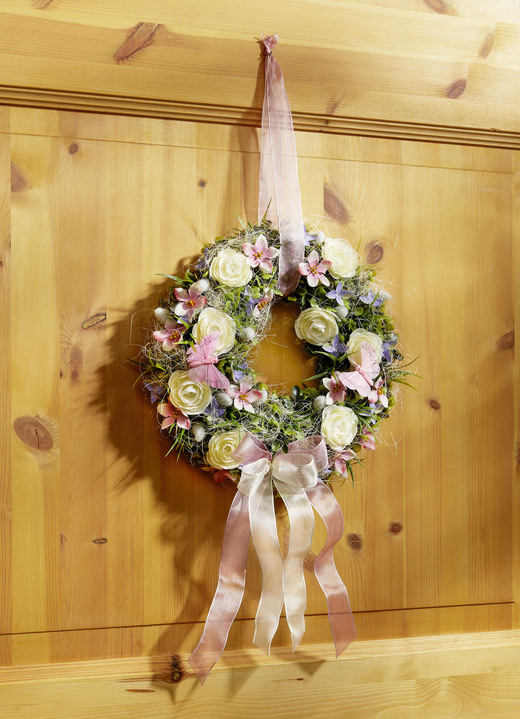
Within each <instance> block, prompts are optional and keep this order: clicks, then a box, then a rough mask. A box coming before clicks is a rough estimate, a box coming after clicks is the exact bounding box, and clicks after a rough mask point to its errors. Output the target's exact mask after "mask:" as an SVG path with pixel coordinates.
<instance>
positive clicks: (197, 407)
mask: <svg viewBox="0 0 520 719" xmlns="http://www.w3.org/2000/svg"><path fill="white" fill-rule="evenodd" d="M168 388H169V395H170V400H171V403H172V404H173V405H174V407H178V409H180V410H182V411H183V412H184V414H200V413H201V412H203V411H204V410H205V409H206V407H207V406H208V405H209V403H210V402H211V389H210V387H209V386H208V385H207V384H206V383H205V382H195V381H194V380H192V379H190V376H189V374H188V372H184V371H183V370H179V369H178V370H175V372H172V374H171V376H170V379H169V381H168Z"/></svg>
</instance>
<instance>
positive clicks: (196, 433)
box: [191, 422, 206, 442]
mask: <svg viewBox="0 0 520 719" xmlns="http://www.w3.org/2000/svg"><path fill="white" fill-rule="evenodd" d="M191 433H192V435H193V439H194V440H195V442H202V440H203V439H204V437H205V436H206V428H205V427H204V425H203V424H200V422H196V423H195V424H192V425H191Z"/></svg>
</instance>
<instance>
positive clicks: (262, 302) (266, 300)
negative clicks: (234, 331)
mask: <svg viewBox="0 0 520 719" xmlns="http://www.w3.org/2000/svg"><path fill="white" fill-rule="evenodd" d="M273 297H274V292H273V291H272V290H267V292H266V293H265V295H263V296H262V297H260V299H259V300H258V302H257V303H256V305H255V308H254V310H253V317H258V315H259V314H260V312H261V311H262V310H265V308H266V307H268V306H269V305H270V304H271V302H272V301H273Z"/></svg>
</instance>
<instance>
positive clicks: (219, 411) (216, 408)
mask: <svg viewBox="0 0 520 719" xmlns="http://www.w3.org/2000/svg"><path fill="white" fill-rule="evenodd" d="M225 411H226V408H225V407H221V406H220V405H219V403H218V402H217V400H216V399H215V397H213V399H212V400H211V404H209V405H208V406H207V407H206V409H205V410H204V414H207V415H209V416H210V417H211V418H212V419H216V418H217V417H222V415H223V414H224V412H225Z"/></svg>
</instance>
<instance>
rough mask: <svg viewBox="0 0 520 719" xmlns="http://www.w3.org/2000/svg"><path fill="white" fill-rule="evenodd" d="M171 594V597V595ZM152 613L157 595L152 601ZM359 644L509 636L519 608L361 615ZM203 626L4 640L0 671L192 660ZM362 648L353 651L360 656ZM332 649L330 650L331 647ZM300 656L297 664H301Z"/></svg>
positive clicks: (317, 633)
mask: <svg viewBox="0 0 520 719" xmlns="http://www.w3.org/2000/svg"><path fill="white" fill-rule="evenodd" d="M168 591H170V590H169V589H168ZM148 598H149V599H150V608H149V609H148V612H149V613H150V614H151V610H152V608H153V607H154V604H155V603H154V595H153V593H151V592H150V593H149V594H148V595H147V598H146V599H147V603H148ZM355 620H356V627H357V631H358V639H359V641H361V642H368V641H373V640H379V639H402V638H405V637H417V636H424V635H432V636H434V635H435V636H437V635H446V634H454V633H460V634H461V635H462V636H463V635H465V634H467V633H468V634H472V633H475V632H488V631H489V632H495V631H505V630H510V629H513V628H518V627H519V626H520V620H519V617H518V616H517V605H512V604H477V605H474V606H460V607H433V608H430V609H401V610H399V609H397V610H391V611H378V612H356V613H355ZM203 627H204V624H203V622H202V621H198V622H193V623H190V624H149V625H145V626H139V625H136V626H129V627H107V628H94V629H74V630H67V631H53V632H38V633H25V634H24V633H22V634H4V635H0V657H2V662H1V664H0V666H11V665H12V666H22V665H29V664H49V663H61V662H76V661H85V660H95V659H96V660H98V659H115V658H125V657H143V656H150V657H151V656H155V655H156V654H158V653H165V654H166V653H169V654H189V653H190V652H191V651H193V649H194V648H195V646H196V645H197V642H198V641H199V639H200V637H201V635H202V631H203ZM253 636H254V620H252V619H242V620H237V621H235V623H234V624H233V626H232V628H231V632H230V635H229V640H228V642H227V645H226V652H225V654H224V661H226V659H225V658H226V656H227V653H228V652H229V651H231V652H233V651H237V650H241V649H242V650H244V649H247V650H249V649H252V648H253ZM317 642H326V643H327V644H329V642H332V638H331V634H330V626H329V622H328V618H327V616H326V615H323V614H321V615H320V614H319V615H312V616H307V617H306V632H305V635H304V638H303V642H302V645H301V648H302V649H303V648H304V647H306V646H307V645H309V644H316V643H317ZM290 645H291V637H290V634H289V630H288V627H287V624H286V622H285V621H284V620H282V621H281V623H280V627H279V629H278V631H277V633H276V636H275V638H274V642H273V646H274V647H275V648H276V650H277V651H278V650H282V649H283V648H287V647H289V646H290ZM357 645H358V643H357V642H356V643H354V644H352V645H351V647H350V649H349V652H351V651H355V650H356V647H357ZM331 646H332V644H330V646H329V649H330V647H331ZM298 658H299V654H298V653H297V654H296V655H295V657H294V660H295V661H297V660H298Z"/></svg>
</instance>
